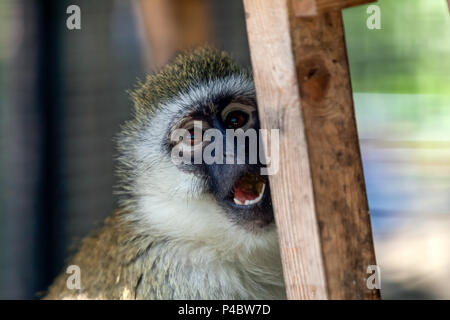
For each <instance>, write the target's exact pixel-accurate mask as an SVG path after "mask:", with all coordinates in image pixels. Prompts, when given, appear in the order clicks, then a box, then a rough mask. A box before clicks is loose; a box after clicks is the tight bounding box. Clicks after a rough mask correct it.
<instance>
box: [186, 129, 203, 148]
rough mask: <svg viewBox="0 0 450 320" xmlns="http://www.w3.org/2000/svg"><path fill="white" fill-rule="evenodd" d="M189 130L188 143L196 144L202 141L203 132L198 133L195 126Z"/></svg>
mask: <svg viewBox="0 0 450 320" xmlns="http://www.w3.org/2000/svg"><path fill="white" fill-rule="evenodd" d="M188 131H189V139H190V140H189V141H188V143H190V145H191V146H194V145H196V144H198V143H200V142H202V134H201V133H200V134H197V135H196V132H195V130H194V128H192V129H190V130H188Z"/></svg>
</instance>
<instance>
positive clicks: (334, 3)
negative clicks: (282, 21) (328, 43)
mask: <svg viewBox="0 0 450 320" xmlns="http://www.w3.org/2000/svg"><path fill="white" fill-rule="evenodd" d="M375 1H376V0H292V9H293V11H294V13H295V15H296V16H297V17H310V16H315V15H317V14H320V13H324V12H329V11H333V10H341V9H344V8H348V7H353V6H357V5H361V4H367V3H371V2H375Z"/></svg>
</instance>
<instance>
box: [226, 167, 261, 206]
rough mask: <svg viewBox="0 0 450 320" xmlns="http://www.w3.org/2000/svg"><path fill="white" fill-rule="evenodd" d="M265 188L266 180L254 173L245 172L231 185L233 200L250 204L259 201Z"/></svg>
mask: <svg viewBox="0 0 450 320" xmlns="http://www.w3.org/2000/svg"><path fill="white" fill-rule="evenodd" d="M265 189H266V180H265V179H264V178H262V177H261V176H259V175H256V174H246V175H244V176H242V177H240V178H239V179H238V181H237V182H236V184H235V185H234V187H233V191H232V192H233V202H234V203H235V204H238V205H244V206H251V205H253V204H256V203H258V202H260V201H261V199H262V198H263V196H264V190H265Z"/></svg>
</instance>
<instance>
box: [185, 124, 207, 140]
mask: <svg viewBox="0 0 450 320" xmlns="http://www.w3.org/2000/svg"><path fill="white" fill-rule="evenodd" d="M208 128H209V126H208V124H207V123H206V122H204V121H201V120H192V121H189V122H188V123H186V124H185V125H184V126H182V129H184V130H187V131H188V134H187V136H185V139H184V140H183V142H184V143H185V144H187V145H190V146H197V145H199V144H201V143H202V142H203V132H204V131H205V130H206V129H208Z"/></svg>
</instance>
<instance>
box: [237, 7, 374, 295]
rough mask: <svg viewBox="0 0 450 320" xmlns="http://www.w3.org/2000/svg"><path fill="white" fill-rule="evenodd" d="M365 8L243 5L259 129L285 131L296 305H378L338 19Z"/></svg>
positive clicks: (283, 205) (281, 193)
mask: <svg viewBox="0 0 450 320" xmlns="http://www.w3.org/2000/svg"><path fill="white" fill-rule="evenodd" d="M367 2H371V1H367V0H366V1H363V0H353V1H351V0H347V1H345V0H343V1H339V0H336V1H333V0H317V1H313V0H280V1H274V0H268V1H260V0H244V7H245V13H246V21H247V31H248V38H249V43H250V51H251V58H252V65H253V71H254V77H255V85H256V91H257V99H258V108H259V111H260V118H261V124H262V127H264V128H267V129H279V130H280V170H279V172H278V173H277V174H275V175H273V176H270V184H271V187H272V188H271V189H272V190H273V192H272V200H273V205H274V209H275V218H276V222H277V225H278V229H279V239H280V240H279V242H280V249H281V254H282V259H283V270H284V277H285V282H286V287H287V294H288V297H289V298H290V299H376V298H379V290H370V289H368V288H367V284H366V279H367V277H368V276H369V274H367V267H368V266H369V265H375V264H376V262H375V254H374V248H373V242H372V234H371V227H370V217H369V209H368V203H367V198H366V191H365V185H364V178H363V170H362V164H361V156H360V151H359V143H358V135H357V131H356V124H355V117H354V110H353V100H352V89H351V83H350V74H349V70H348V62H347V55H346V49H345V41H344V30H343V24H342V16H341V12H340V9H341V8H343V7H345V6H351V5H352V4H361V3H367ZM305 17H306V18H305ZM363 21H364V20H363ZM361 27H362V28H363V27H365V25H364V24H363V25H362V26H361ZM268 143H269V145H270V143H272V142H271V141H268Z"/></svg>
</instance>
